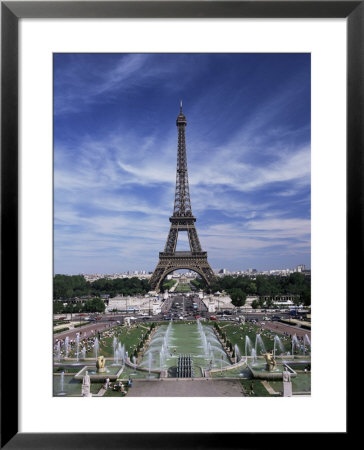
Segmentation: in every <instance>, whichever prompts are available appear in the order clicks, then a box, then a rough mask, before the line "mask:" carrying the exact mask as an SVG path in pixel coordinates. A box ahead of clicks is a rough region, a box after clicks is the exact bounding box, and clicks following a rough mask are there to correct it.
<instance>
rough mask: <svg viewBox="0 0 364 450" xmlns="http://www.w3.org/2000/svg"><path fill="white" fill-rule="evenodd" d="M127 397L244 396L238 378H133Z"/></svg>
mask: <svg viewBox="0 0 364 450" xmlns="http://www.w3.org/2000/svg"><path fill="white" fill-rule="evenodd" d="M128 397H244V393H243V388H242V385H241V384H240V382H239V380H220V379H218V380H213V379H208V378H205V379H193V380H176V379H173V380H172V379H165V380H164V379H162V380H156V381H155V380H135V379H134V380H133V387H132V388H130V389H129V392H128Z"/></svg>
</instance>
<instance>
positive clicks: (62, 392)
mask: <svg viewBox="0 0 364 450" xmlns="http://www.w3.org/2000/svg"><path fill="white" fill-rule="evenodd" d="M58 395H66V392H64V372H62V373H61V378H60V382H59V392H58Z"/></svg>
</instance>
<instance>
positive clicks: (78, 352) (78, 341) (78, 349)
mask: <svg viewBox="0 0 364 450" xmlns="http://www.w3.org/2000/svg"><path fill="white" fill-rule="evenodd" d="M76 356H77V362H78V361H79V358H80V333H77V334H76Z"/></svg>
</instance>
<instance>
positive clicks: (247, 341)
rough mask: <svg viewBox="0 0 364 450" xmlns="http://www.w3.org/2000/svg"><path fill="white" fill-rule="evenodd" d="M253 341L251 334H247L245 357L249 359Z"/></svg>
mask: <svg viewBox="0 0 364 450" xmlns="http://www.w3.org/2000/svg"><path fill="white" fill-rule="evenodd" d="M252 348H253V346H252V341H251V340H250V337H249V336H247V335H246V336H245V359H246V361H248V354H249V353H251V352H252Z"/></svg>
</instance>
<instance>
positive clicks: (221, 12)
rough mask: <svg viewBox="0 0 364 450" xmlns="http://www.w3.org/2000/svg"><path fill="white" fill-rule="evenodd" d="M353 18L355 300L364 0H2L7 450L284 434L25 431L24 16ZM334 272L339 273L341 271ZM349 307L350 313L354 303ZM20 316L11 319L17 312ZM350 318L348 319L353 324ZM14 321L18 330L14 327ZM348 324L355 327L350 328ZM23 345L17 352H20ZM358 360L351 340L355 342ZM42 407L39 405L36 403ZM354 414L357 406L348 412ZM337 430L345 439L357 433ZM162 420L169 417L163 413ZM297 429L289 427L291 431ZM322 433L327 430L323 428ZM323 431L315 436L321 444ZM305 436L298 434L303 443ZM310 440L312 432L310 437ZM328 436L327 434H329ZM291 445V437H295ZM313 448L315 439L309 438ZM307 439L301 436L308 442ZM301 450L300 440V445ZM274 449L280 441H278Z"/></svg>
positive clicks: (351, 288) (208, 442)
mask: <svg viewBox="0 0 364 450" xmlns="http://www.w3.org/2000/svg"><path fill="white" fill-rule="evenodd" d="M111 17H112V18H176V17H178V18H237V17H241V18H345V19H346V20H347V180H348V181H347V211H346V213H347V266H346V267H347V299H352V301H354V300H355V296H356V295H357V293H358V292H360V290H359V280H360V279H361V275H362V273H363V269H364V263H363V232H362V230H363V212H364V208H363V203H364V197H363V177H362V173H363V144H364V127H363V125H364V1H330V0H327V1H315V0H313V1H305V0H303V1H289V0H287V1H273V0H272V1H259V0H256V1H244V0H242V1H240V0H236V1H193V0H192V1H152V0H151V1H138V0H136V1H111V2H108V1H71V2H70V1H68V2H67V1H66V2H63V1H38V2H33V1H2V2H1V92H2V95H1V334H0V339H1V342H0V345H1V369H3V368H4V366H5V365H6V363H7V361H12V374H11V388H10V389H9V388H7V381H8V377H9V376H8V375H7V374H6V373H4V372H3V370H2V371H1V375H0V382H1V448H6V449H23V448H24V449H25V448H27V449H50V448H52V449H66V448H67V449H83V448H85V449H86V448H87V449H96V448H97V449H105V448H107V449H116V448H118V449H119V448H131V449H139V448H147V447H148V448H158V449H162V448H167V447H168V448H169V449H170V448H173V449H179V448H187V447H192V448H213V449H217V448H230V447H233V446H234V447H238V448H260V447H261V446H263V444H264V446H265V445H266V444H265V443H264V442H267V443H268V442H269V441H270V440H271V439H272V441H270V442H275V443H277V445H278V444H279V445H285V444H284V443H283V442H282V438H281V436H279V435H280V434H282V433H278V436H277V434H275V435H274V436H273V435H272V434H268V433H263V434H255V433H252V434H249V433H245V434H244V436H242V434H243V433H140V434H131V433H108V434H107V436H105V434H104V433H89V434H85V433H76V434H74V433H72V434H71V433H65V434H54V433H47V432H46V430H45V432H44V433H19V432H18V412H19V411H18V407H17V405H18V400H19V398H18V393H17V390H16V388H15V389H14V386H15V387H16V386H17V385H18V376H17V372H18V363H17V358H16V357H14V352H16V349H17V345H16V343H15V344H14V338H13V344H12V346H11V348H10V346H8V345H7V335H8V333H9V332H11V334H12V336H16V335H17V334H18V331H19V330H18V324H17V320H14V317H15V319H16V318H17V315H18V250H19V248H18V182H19V179H18V22H19V19H21V18H111ZM333 276H334V275H333ZM347 312H349V310H348V308H347ZM10 317H11V318H12V320H11V321H9V318H10ZM347 324H348V322H347ZM10 327H11V328H10ZM347 328H348V327H347ZM14 349H15V350H14ZM347 349H348V355H347V359H348V358H350V354H349V352H350V346H348V347H347ZM35 407H36V405H35ZM347 411H348V412H349V410H347ZM348 418H349V415H347V424H348V427H347V432H346V433H335V443H336V444H338V445H340V444H342V443H343V440H344V439H347V438H348V436H349V431H350V423H349V419H348ZM161 420H162V418H161ZM287 431H289V430H287ZM319 434H320V433H319ZM318 437H319V436H318V434H317V433H316V434H315V440H316V442H317V439H318ZM297 438H298V436H297V435H295V442H296V443H297ZM306 438H307V436H306ZM324 439H325V442H327V441H326V439H327V435H325V436H324ZM287 443H288V445H290V441H288V442H287ZM304 443H305V447H306V448H307V440H306V441H305V442H304ZM302 444H303V442H299V446H301V445H302ZM293 445H294V446H295V448H297V445H295V444H293ZM273 447H274V446H273Z"/></svg>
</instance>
